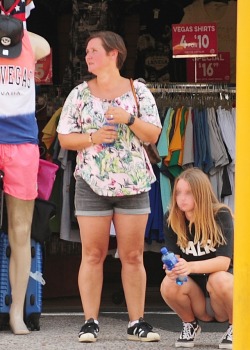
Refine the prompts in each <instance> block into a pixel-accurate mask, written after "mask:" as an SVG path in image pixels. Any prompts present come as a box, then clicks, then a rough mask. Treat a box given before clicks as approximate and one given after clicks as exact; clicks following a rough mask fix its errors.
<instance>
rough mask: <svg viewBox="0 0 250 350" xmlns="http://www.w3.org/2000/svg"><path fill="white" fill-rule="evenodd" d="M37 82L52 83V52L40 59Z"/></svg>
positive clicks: (36, 74)
mask: <svg viewBox="0 0 250 350" xmlns="http://www.w3.org/2000/svg"><path fill="white" fill-rule="evenodd" d="M35 82H36V84H37V85H50V84H52V52H51V51H50V53H49V55H48V56H46V57H44V58H42V59H40V60H38V61H37V63H36V69H35Z"/></svg>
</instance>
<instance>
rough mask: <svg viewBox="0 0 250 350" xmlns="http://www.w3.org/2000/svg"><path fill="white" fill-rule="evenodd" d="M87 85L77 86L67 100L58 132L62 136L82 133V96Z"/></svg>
mask: <svg viewBox="0 0 250 350" xmlns="http://www.w3.org/2000/svg"><path fill="white" fill-rule="evenodd" d="M86 87H87V84H86V83H83V84H81V85H78V86H76V87H75V88H74V89H73V90H72V91H71V92H70V93H69V95H68V97H67V98H66V100H65V102H64V105H63V108H62V112H61V115H60V119H59V122H58V126H57V132H58V133H60V134H70V133H73V132H76V133H80V132H81V131H82V130H81V108H80V104H81V98H80V97H81V96H82V94H83V91H84V89H86Z"/></svg>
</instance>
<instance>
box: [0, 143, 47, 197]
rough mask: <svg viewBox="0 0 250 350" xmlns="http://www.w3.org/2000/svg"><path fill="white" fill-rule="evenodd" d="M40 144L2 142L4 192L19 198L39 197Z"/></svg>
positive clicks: (0, 147)
mask: <svg viewBox="0 0 250 350" xmlns="http://www.w3.org/2000/svg"><path fill="white" fill-rule="evenodd" d="M39 157H40V153H39V148H38V145H34V144H31V143H26V144H20V145H19V144H18V145H10V144H0V169H1V170H2V171H3V172H4V182H3V189H4V192H5V193H7V194H9V195H11V196H13V197H15V198H18V199H23V200H33V199H35V198H36V197H37V173H38V166H39Z"/></svg>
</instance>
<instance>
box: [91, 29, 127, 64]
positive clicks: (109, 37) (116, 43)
mask: <svg viewBox="0 0 250 350" xmlns="http://www.w3.org/2000/svg"><path fill="white" fill-rule="evenodd" d="M94 38H99V39H101V41H102V45H103V47H104V50H105V51H106V52H110V51H112V50H117V51H118V56H117V62H116V66H117V68H118V69H119V70H120V69H121V68H122V66H123V63H124V61H125V59H126V57H127V49H126V46H125V43H124V40H123V39H122V37H121V36H120V35H119V34H117V33H114V32H111V31H108V30H106V31H100V32H93V33H91V34H90V36H89V37H88V39H87V41H86V46H87V45H88V43H89V41H90V40H91V39H94Z"/></svg>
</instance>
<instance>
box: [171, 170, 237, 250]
mask: <svg viewBox="0 0 250 350" xmlns="http://www.w3.org/2000/svg"><path fill="white" fill-rule="evenodd" d="M180 179H183V180H185V181H186V182H187V183H188V184H189V185H190V188H191V192H192V195H193V198H194V202H195V205H194V216H193V219H192V222H191V221H190V223H189V230H191V226H192V225H194V227H195V236H194V243H197V242H200V243H201V245H202V246H204V245H205V244H206V243H207V240H208V239H209V240H210V241H211V245H212V247H214V246H215V245H217V244H218V245H223V244H225V243H226V241H225V238H224V236H223V233H222V231H221V228H220V227H219V225H218V224H217V223H216V221H215V215H216V213H217V212H218V210H220V209H222V208H226V209H227V210H229V212H230V213H231V215H232V212H231V209H230V208H229V207H228V206H227V205H225V204H223V203H220V202H219V200H218V199H217V197H216V195H215V194H214V192H213V188H212V185H211V182H210V180H209V178H208V176H207V175H206V174H205V173H204V172H203V171H202V170H200V169H198V168H189V169H187V170H184V171H183V172H182V173H181V174H180V175H179V176H178V177H177V178H176V180H175V184H174V188H173V194H172V198H171V204H170V210H169V216H168V220H167V223H168V224H169V225H170V226H171V227H172V229H173V230H174V232H176V234H177V236H178V239H177V244H178V245H179V246H180V247H181V248H186V247H187V244H188V241H187V232H186V223H185V213H184V212H183V211H181V210H180V209H179V207H178V205H177V203H176V186H177V184H178V181H179V180H180ZM232 216H233V215H232Z"/></svg>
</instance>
